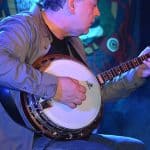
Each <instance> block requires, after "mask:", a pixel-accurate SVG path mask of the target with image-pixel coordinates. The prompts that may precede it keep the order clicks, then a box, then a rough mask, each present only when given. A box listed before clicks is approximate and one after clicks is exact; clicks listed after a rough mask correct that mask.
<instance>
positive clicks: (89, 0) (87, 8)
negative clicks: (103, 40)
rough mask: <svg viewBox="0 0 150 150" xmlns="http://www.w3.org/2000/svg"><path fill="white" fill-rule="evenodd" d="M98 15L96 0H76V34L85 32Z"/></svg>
mask: <svg viewBox="0 0 150 150" xmlns="http://www.w3.org/2000/svg"><path fill="white" fill-rule="evenodd" d="M99 15H100V11H99V9H98V7H97V0H77V2H76V9H75V23H76V24H75V29H76V32H77V34H78V35H81V34H85V33H87V32H88V30H89V28H90V26H91V25H92V23H93V22H94V20H95V17H96V16H99Z"/></svg>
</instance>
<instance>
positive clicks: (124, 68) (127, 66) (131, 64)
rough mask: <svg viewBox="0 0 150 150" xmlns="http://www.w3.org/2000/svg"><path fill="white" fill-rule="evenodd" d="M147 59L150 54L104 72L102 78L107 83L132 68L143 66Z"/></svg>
mask: <svg viewBox="0 0 150 150" xmlns="http://www.w3.org/2000/svg"><path fill="white" fill-rule="evenodd" d="M147 58H150V53H148V54H145V55H142V56H140V57H137V58H134V59H132V60H129V61H127V62H125V63H123V64H121V65H119V66H116V67H113V68H111V69H109V70H108V71H105V72H102V73H101V74H100V76H101V77H102V79H103V81H104V82H106V81H108V80H111V79H113V77H115V76H117V75H120V74H121V73H124V72H126V71H128V70H130V69H132V68H135V67H137V66H138V65H141V64H142V63H143V61H144V60H146V59H147Z"/></svg>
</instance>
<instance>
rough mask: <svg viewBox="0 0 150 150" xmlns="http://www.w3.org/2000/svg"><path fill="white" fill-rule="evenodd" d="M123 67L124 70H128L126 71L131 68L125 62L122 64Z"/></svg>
mask: <svg viewBox="0 0 150 150" xmlns="http://www.w3.org/2000/svg"><path fill="white" fill-rule="evenodd" d="M121 68H122V70H123V71H124V72H126V71H128V70H129V67H128V65H127V64H126V63H123V64H122V65H121Z"/></svg>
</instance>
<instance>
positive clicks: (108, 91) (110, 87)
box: [101, 69, 145, 102]
mask: <svg viewBox="0 0 150 150" xmlns="http://www.w3.org/2000/svg"><path fill="white" fill-rule="evenodd" d="M144 82H145V79H144V78H140V77H138V76H137V74H136V71H135V69H131V70H130V71H128V72H126V73H123V74H122V75H120V76H117V77H116V78H114V79H113V80H112V81H109V82H107V83H106V84H105V85H103V86H102V90H101V95H102V100H103V101H104V102H107V101H114V100H118V99H121V98H124V97H127V96H129V95H130V94H131V92H133V91H135V90H136V89H137V88H138V87H140V86H142V85H143V84H144Z"/></svg>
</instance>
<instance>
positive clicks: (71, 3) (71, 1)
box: [68, 0, 76, 14]
mask: <svg viewBox="0 0 150 150" xmlns="http://www.w3.org/2000/svg"><path fill="white" fill-rule="evenodd" d="M75 1H76V0H68V8H69V11H70V12H71V13H73V14H74V13H75Z"/></svg>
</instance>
